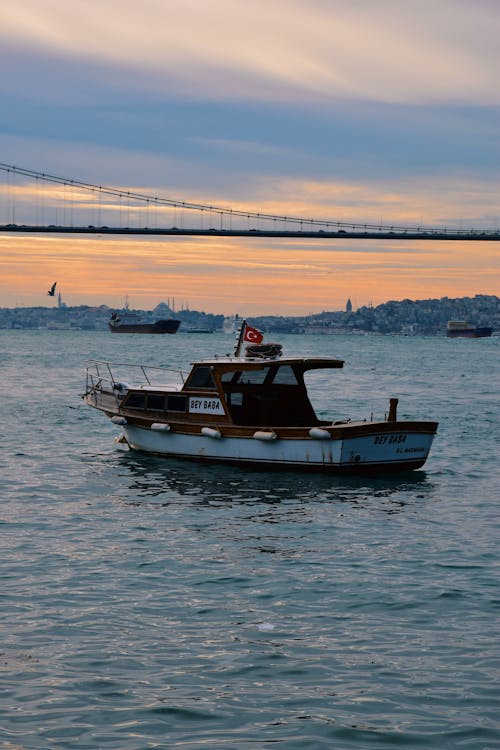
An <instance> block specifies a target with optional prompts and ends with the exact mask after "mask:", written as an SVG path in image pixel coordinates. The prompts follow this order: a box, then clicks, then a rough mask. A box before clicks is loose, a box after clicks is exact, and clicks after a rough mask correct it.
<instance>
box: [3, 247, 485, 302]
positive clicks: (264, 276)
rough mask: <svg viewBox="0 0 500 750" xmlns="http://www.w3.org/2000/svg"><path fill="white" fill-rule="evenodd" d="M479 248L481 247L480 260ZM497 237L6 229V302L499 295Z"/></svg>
mask: <svg viewBox="0 0 500 750" xmlns="http://www.w3.org/2000/svg"><path fill="white" fill-rule="evenodd" d="M476 247H477V248H478V250H479V249H480V251H481V264H480V265H478V263H477V256H476V254H475V251H476ZM497 260H498V248H497V244H496V243H494V242H482V243H468V242H455V241H449V242H433V241H426V242H416V241H415V242H413V241H405V242H398V241H393V242H383V241H379V242H372V243H370V242H367V241H364V240H362V241H355V240H353V241H349V242H344V243H342V242H341V241H327V240H324V241H323V240H322V241H318V240H311V241H309V242H308V241H305V240H288V241H285V240H264V239H258V240H257V239H246V240H243V239H235V238H216V237H214V238H155V239H151V238H143V239H138V238H126V237H125V238H124V237H117V238H116V239H109V238H95V237H92V238H88V237H84V236H78V235H75V236H70V237H52V236H50V237H47V236H28V237H23V236H8V235H4V236H0V275H1V285H2V300H3V306H21V305H46V304H49V303H48V302H47V296H46V289H47V288H48V285H49V284H50V283H51V282H52V281H53V280H55V279H57V280H58V285H59V289H60V291H61V294H62V297H63V299H64V301H65V302H66V304H68V305H78V304H87V305H101V304H106V305H109V306H110V307H118V306H122V305H123V302H124V298H125V296H128V297H129V299H130V304H131V305H132V306H133V307H137V308H141V309H151V308H153V307H154V306H156V305H157V304H158V303H159V302H161V301H166V300H167V298H169V299H172V298H174V299H175V301H176V305H177V306H179V307H180V306H181V305H184V306H186V305H188V306H189V307H190V308H191V309H197V310H203V311H205V312H212V313H225V314H231V313H234V312H240V313H242V314H246V315H260V314H266V313H267V314H290V315H294V314H296V315H301V314H307V313H312V312H320V311H322V310H338V309H342V308H343V307H344V306H345V301H346V299H347V298H348V297H350V298H351V299H352V300H353V303H354V304H355V305H357V306H361V305H364V304H368V303H369V302H371V303H373V304H379V303H381V302H383V301H386V300H388V299H396V300H397V299H405V298H410V299H414V298H419V299H422V298H439V297H442V296H450V297H455V296H470V295H473V294H474V293H483V294H494V293H496V292H497V290H498V285H497V274H498V262H497Z"/></svg>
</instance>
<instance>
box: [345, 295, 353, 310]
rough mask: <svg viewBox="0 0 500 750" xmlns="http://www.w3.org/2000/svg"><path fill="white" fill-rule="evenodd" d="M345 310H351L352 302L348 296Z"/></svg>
mask: <svg viewBox="0 0 500 750" xmlns="http://www.w3.org/2000/svg"><path fill="white" fill-rule="evenodd" d="M345 311H346V313H350V312H352V302H351V300H350V298H348V300H347V304H346V306H345Z"/></svg>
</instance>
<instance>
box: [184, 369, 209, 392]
mask: <svg viewBox="0 0 500 750" xmlns="http://www.w3.org/2000/svg"><path fill="white" fill-rule="evenodd" d="M188 386H189V387H190V388H215V383H214V379H213V377H212V373H211V371H210V368H209V367H195V369H194V370H193V373H192V375H191V377H190V378H189V383H188Z"/></svg>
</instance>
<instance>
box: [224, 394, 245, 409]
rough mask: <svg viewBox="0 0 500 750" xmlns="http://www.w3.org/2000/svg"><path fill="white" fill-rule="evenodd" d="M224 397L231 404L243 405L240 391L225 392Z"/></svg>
mask: <svg viewBox="0 0 500 750" xmlns="http://www.w3.org/2000/svg"><path fill="white" fill-rule="evenodd" d="M226 399H227V402H228V404H231V406H243V394H242V393H241V391H237V392H236V393H226Z"/></svg>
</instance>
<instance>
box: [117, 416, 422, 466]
mask: <svg viewBox="0 0 500 750" xmlns="http://www.w3.org/2000/svg"><path fill="white" fill-rule="evenodd" d="M352 430H353V428H352V427H350V428H349V432H351V433H352ZM434 432H435V429H434V431H432V429H430V431H429V432H425V431H421V430H418V431H413V432H412V431H405V430H404V429H403V428H402V429H401V431H400V432H393V433H391V434H388V433H387V432H386V431H384V430H383V429H381V430H380V432H378V433H377V432H373V431H372V432H371V433H370V434H365V435H360V436H359V437H356V436H352V435H351V436H346V437H345V438H342V437H339V438H330V439H313V438H310V437H308V438H279V437H278V438H276V439H273V438H272V434H273V433H267V434H268V435H269V436H270V437H269V439H265V436H264V435H265V434H264V435H262V433H260V435H261V437H260V438H258V439H256V438H255V437H223V436H221V435H220V433H217V431H216V430H214V431H212V433H213V434H212V435H210V434H208V435H202V434H200V435H193V434H185V433H180V432H172V431H168V432H159V431H156V430H153V429H149V428H144V427H140V426H137V425H133V424H126V425H124V426H123V435H124V437H125V439H126V442H127V443H128V445H129V446H130V448H132V449H134V450H139V451H144V452H147V453H153V454H157V455H163V456H169V457H176V458H188V459H196V460H203V461H215V462H223V463H230V464H240V465H253V466H260V467H263V468H281V469H283V468H284V469H300V470H312V471H329V472H342V473H352V474H362V473H375V472H394V471H409V470H412V469H418V468H420V467H421V466H423V464H424V463H425V461H426V459H427V456H428V454H429V450H430V448H431V445H432V441H433V438H434Z"/></svg>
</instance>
